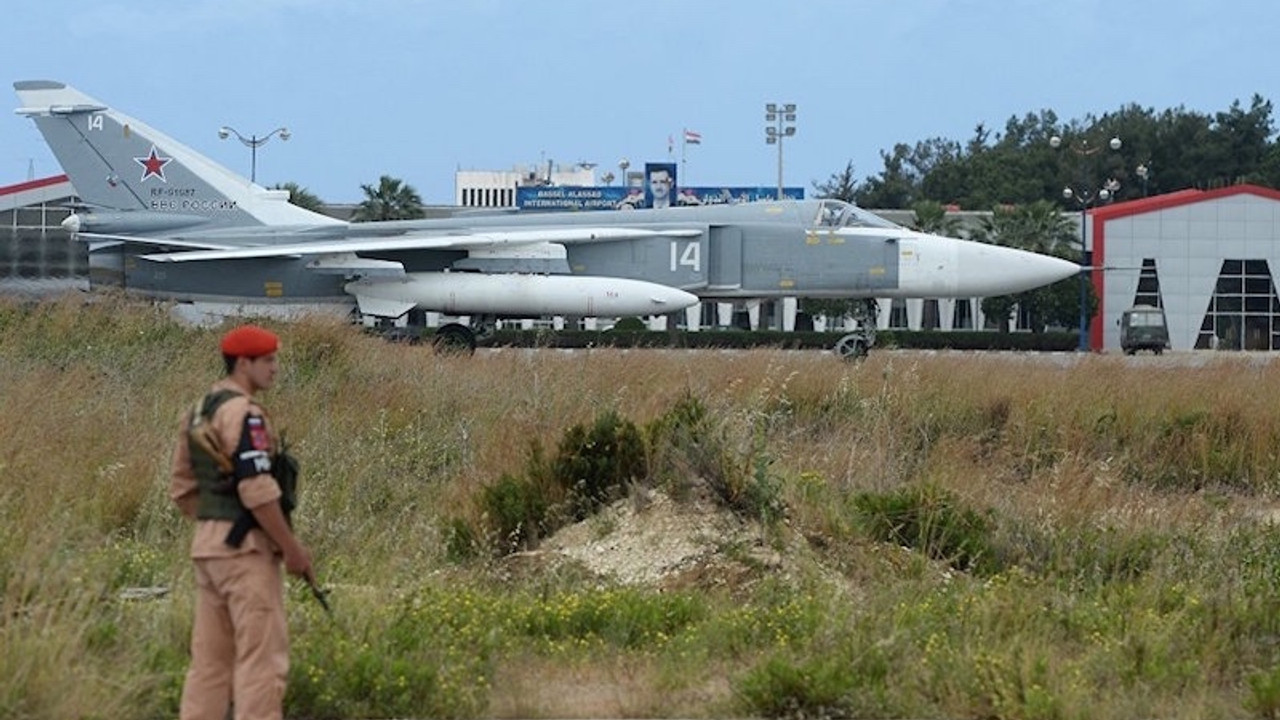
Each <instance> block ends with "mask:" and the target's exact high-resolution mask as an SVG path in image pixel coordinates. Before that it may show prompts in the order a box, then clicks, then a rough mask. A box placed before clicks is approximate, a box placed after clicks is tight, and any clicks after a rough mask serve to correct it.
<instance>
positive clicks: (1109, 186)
mask: <svg viewBox="0 0 1280 720" xmlns="http://www.w3.org/2000/svg"><path fill="white" fill-rule="evenodd" d="M1049 146H1050V147H1052V148H1053V149H1055V150H1056V149H1058V148H1059V147H1061V146H1062V138H1060V137H1058V136H1057V135H1054V136H1053V137H1051V138H1049ZM1120 146H1121V142H1120V138H1118V137H1113V138H1111V140H1109V141H1108V142H1107V144H1106V145H1105V147H1108V148H1110V149H1111V150H1113V151H1116V150H1119V149H1120ZM1067 147H1068V149H1070V150H1071V151H1072V152H1074V153H1075V154H1076V155H1079V156H1080V157H1081V158H1082V160H1081V164H1080V175H1081V179H1082V180H1083V178H1084V174H1085V168H1084V160H1083V158H1084V157H1087V156H1089V155H1093V154H1094V153H1096V152H1098V151H1100V150H1102V149H1103V147H1104V146H1102V145H1091V144H1090V143H1089V141H1088V139H1085V140H1081V141H1080V143H1079V144H1078V145H1068V146H1067ZM1119 189H1120V182H1119V181H1117V180H1116V179H1115V178H1112V179H1110V180H1107V181H1106V182H1105V183H1103V184H1102V187H1100V188H1098V189H1097V190H1096V191H1094V190H1089V189H1088V188H1086V187H1083V183H1082V187H1080V188H1076V189H1073V188H1072V187H1071V186H1067V187H1064V188H1063V189H1062V197H1063V198H1064V199H1066V200H1068V201H1070V200H1075V201H1076V203H1077V204H1079V205H1080V343H1079V347H1078V350H1079V351H1080V352H1088V351H1089V339H1088V330H1089V309H1088V308H1089V270H1090V269H1091V265H1092V264H1093V253H1092V252H1091V251H1090V250H1089V244H1088V240H1087V238H1086V236H1085V233H1086V230H1087V224H1088V218H1089V208H1090V207H1092V206H1094V205H1096V204H1097V203H1099V202H1109V201H1110V200H1111V199H1112V198H1113V197H1114V196H1115V193H1116V191H1117V190H1119Z"/></svg>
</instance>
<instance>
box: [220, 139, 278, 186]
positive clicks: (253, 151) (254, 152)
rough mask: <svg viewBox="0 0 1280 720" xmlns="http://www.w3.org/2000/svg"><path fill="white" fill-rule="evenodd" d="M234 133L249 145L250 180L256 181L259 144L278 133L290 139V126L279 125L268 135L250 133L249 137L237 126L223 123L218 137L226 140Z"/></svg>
mask: <svg viewBox="0 0 1280 720" xmlns="http://www.w3.org/2000/svg"><path fill="white" fill-rule="evenodd" d="M232 135H235V136H236V139H237V140H239V141H240V142H242V143H244V144H245V145H246V146H248V148H249V152H250V155H251V160H250V165H249V182H255V183H256V182H257V181H258V146H260V145H266V144H267V141H268V140H270V139H271V138H272V137H274V136H276V135H279V136H280V139H281V140H288V139H289V128H285V127H278V128H276V129H275V130H272V131H271V132H269V133H267V134H266V135H263V136H262V137H258V136H257V135H250V136H249V137H245V136H243V135H241V134H240V133H239V132H237V131H236V129H235V128H233V127H231V126H229V125H223V126H222V127H220V128H218V139H220V140H226V139H227V138H229V137H231V136H232Z"/></svg>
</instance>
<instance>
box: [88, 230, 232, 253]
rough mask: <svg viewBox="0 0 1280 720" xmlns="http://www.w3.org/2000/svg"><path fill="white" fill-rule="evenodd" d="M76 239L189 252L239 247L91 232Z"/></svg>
mask: <svg viewBox="0 0 1280 720" xmlns="http://www.w3.org/2000/svg"><path fill="white" fill-rule="evenodd" d="M76 237H77V238H78V239H86V240H102V241H114V242H117V243H121V242H126V243H135V244H137V245H155V246H157V247H162V248H165V247H171V248H181V249H183V250H191V251H195V250H216V251H221V250H235V249H237V248H239V247H241V246H240V245H231V244H226V243H212V242H207V241H202V240H182V239H180V238H173V237H169V238H165V237H160V238H151V237H138V236H137V235H111V234H107V233H91V232H80V233H76Z"/></svg>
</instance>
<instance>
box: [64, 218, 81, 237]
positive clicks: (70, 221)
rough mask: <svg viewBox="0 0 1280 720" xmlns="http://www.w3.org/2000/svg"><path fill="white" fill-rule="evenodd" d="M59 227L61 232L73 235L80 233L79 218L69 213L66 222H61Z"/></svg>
mask: <svg viewBox="0 0 1280 720" xmlns="http://www.w3.org/2000/svg"><path fill="white" fill-rule="evenodd" d="M61 225H62V229H63V230H66V231H67V232H69V233H71V234H72V235H74V234H76V233H78V232H80V216H79V215H77V214H75V213H71V214H70V215H68V216H67V219H66V220H63V221H62V223H61Z"/></svg>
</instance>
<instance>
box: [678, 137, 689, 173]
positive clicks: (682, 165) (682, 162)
mask: <svg viewBox="0 0 1280 720" xmlns="http://www.w3.org/2000/svg"><path fill="white" fill-rule="evenodd" d="M687 147H689V128H680V183H681V184H683V183H685V182H686V181H687V180H688V178H687V177H686V175H685V173H686V172H687V171H688V169H689V168H688V166H687V165H686V164H685V157H684V151H685V148H687Z"/></svg>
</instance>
